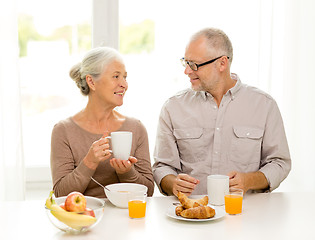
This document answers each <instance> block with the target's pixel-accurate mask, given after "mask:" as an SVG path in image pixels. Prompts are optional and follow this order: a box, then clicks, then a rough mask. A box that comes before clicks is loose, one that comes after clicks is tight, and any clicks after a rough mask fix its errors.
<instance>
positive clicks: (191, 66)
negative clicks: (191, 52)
mask: <svg viewBox="0 0 315 240" xmlns="http://www.w3.org/2000/svg"><path fill="white" fill-rule="evenodd" d="M188 64H189V67H190V68H191V70H193V71H197V70H198V67H197V65H196V63H194V62H188Z"/></svg>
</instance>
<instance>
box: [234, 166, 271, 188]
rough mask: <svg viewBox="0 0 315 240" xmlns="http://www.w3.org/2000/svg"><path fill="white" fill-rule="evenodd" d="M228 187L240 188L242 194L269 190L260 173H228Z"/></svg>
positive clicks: (265, 179) (263, 175)
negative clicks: (249, 191)
mask: <svg viewBox="0 0 315 240" xmlns="http://www.w3.org/2000/svg"><path fill="white" fill-rule="evenodd" d="M228 175H229V177H230V187H235V188H241V189H243V191H244V193H246V192H247V191H248V190H266V189H268V188H269V183H268V181H267V178H266V176H265V174H263V173H262V172H260V171H257V172H249V173H241V172H235V171H233V172H230V173H229V174H228Z"/></svg>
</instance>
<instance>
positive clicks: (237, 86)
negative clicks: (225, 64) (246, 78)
mask: <svg viewBox="0 0 315 240" xmlns="http://www.w3.org/2000/svg"><path fill="white" fill-rule="evenodd" d="M231 78H232V79H233V80H236V84H235V85H234V87H232V88H231V89H230V90H229V91H228V93H229V94H230V96H231V99H232V100H234V99H235V97H236V96H237V93H238V92H239V90H240V89H241V86H242V82H241V79H240V78H239V77H238V76H237V74H236V73H231Z"/></svg>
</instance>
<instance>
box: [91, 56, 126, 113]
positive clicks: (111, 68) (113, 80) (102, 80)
mask: <svg viewBox="0 0 315 240" xmlns="http://www.w3.org/2000/svg"><path fill="white" fill-rule="evenodd" d="M126 78H127V72H126V69H125V65H124V64H123V63H121V62H119V61H113V62H111V63H110V64H109V65H108V66H107V67H106V69H105V70H104V72H103V73H102V74H101V76H100V77H99V79H98V80H97V81H95V94H96V96H97V97H98V99H99V100H100V101H101V102H103V103H104V104H106V105H112V106H113V107H117V106H121V105H122V104H123V98H124V95H125V92H126V91H127V89H128V83H127V80H126Z"/></svg>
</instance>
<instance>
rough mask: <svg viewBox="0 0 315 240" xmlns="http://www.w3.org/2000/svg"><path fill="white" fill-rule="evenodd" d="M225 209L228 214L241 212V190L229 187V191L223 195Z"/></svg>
mask: <svg viewBox="0 0 315 240" xmlns="http://www.w3.org/2000/svg"><path fill="white" fill-rule="evenodd" d="M224 201H225V211H226V212H227V213H228V214H232V215H235V214H240V213H242V205H243V190H242V189H239V188H230V189H229V192H228V193H227V194H225V196H224Z"/></svg>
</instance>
